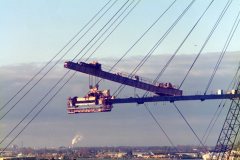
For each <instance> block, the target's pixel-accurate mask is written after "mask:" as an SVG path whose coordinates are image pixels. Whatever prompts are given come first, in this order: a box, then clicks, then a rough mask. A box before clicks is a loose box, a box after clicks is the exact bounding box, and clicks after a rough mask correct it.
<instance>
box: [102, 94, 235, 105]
mask: <svg viewBox="0 0 240 160" xmlns="http://www.w3.org/2000/svg"><path fill="white" fill-rule="evenodd" d="M239 98H240V94H221V95H184V96H153V97H141V98H132V97H130V98H117V99H108V100H107V103H110V104H117V103H138V104H143V103H144V102H159V101H168V102H175V101H193V100H200V101H204V100H214V99H215V100H216V99H239Z"/></svg>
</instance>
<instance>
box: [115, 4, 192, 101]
mask: <svg viewBox="0 0 240 160" xmlns="http://www.w3.org/2000/svg"><path fill="white" fill-rule="evenodd" d="M194 3H195V0H192V1H191V2H190V3H189V5H188V6H187V7H186V8H185V9H184V11H183V12H182V13H181V14H180V15H179V16H178V18H177V19H176V20H175V21H174V22H173V24H172V25H171V26H170V27H169V28H168V29H167V31H166V32H165V33H164V34H163V35H162V36H161V38H160V39H159V40H158V41H157V42H156V43H155V44H154V46H153V47H152V48H151V49H150V51H149V52H148V53H147V54H146V55H145V56H144V57H143V59H142V60H141V61H140V62H139V63H138V65H137V66H136V67H135V68H134V69H133V71H132V72H131V74H130V77H134V75H136V73H137V72H138V71H139V70H140V68H141V67H142V66H143V65H144V64H145V63H146V61H147V60H148V59H149V58H150V57H151V55H152V54H153V53H154V52H155V50H156V49H157V48H158V47H159V45H160V44H161V43H162V42H163V40H164V39H165V38H166V37H167V36H168V35H169V33H170V32H171V31H172V30H173V28H174V27H175V26H176V25H177V23H178V22H179V21H180V20H181V19H182V17H183V16H184V15H185V14H186V13H187V11H188V10H189V9H190V8H191V7H192V5H193V4H194ZM124 87H125V85H124V84H121V85H120V86H119V87H118V88H117V90H116V91H115V92H114V93H113V95H116V96H118V95H119V94H120V92H121V91H122V90H123V89H124Z"/></svg>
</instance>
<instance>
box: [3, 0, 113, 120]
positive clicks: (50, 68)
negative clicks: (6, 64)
mask: <svg viewBox="0 0 240 160" xmlns="http://www.w3.org/2000/svg"><path fill="white" fill-rule="evenodd" d="M116 1H117V0H116ZM116 1H115V2H114V3H113V4H112V5H111V6H110V7H109V8H108V9H107V10H106V11H105V12H104V13H103V14H102V15H101V16H100V17H99V18H98V20H97V21H96V22H95V23H94V24H93V25H92V26H91V27H90V28H89V29H88V30H87V31H86V32H85V33H84V34H83V35H82V36H81V37H80V38H79V39H78V40H77V42H75V43H74V44H73V45H72V46H71V47H70V48H69V49H68V50H67V52H65V53H64V54H63V55H62V56H61V57H60V59H58V60H57V61H56V62H55V63H54V65H53V66H52V67H51V68H50V69H49V70H48V71H47V72H46V73H45V74H44V75H43V76H42V77H41V78H40V79H39V80H38V81H37V82H36V83H35V84H34V85H33V86H32V87H31V88H30V89H29V90H28V91H27V92H26V93H25V94H23V96H22V97H21V98H20V99H19V100H18V101H17V102H16V103H15V104H14V105H13V106H12V107H11V108H10V109H9V110H8V111H7V112H6V113H5V114H3V116H2V117H1V118H0V120H2V119H3V118H4V117H5V116H6V115H7V114H8V113H9V112H10V111H11V110H12V109H13V108H14V107H15V106H16V105H17V104H18V103H19V102H20V101H21V100H22V99H23V98H24V97H25V96H26V95H27V94H28V93H29V92H30V91H31V90H32V89H33V88H34V87H35V86H36V85H37V84H38V83H39V82H40V81H41V80H42V79H43V78H44V77H45V76H46V75H47V74H48V73H49V72H50V71H51V70H52V69H53V68H54V67H55V66H56V65H57V64H58V63H59V62H60V61H61V60H62V59H63V58H64V57H65V56H66V55H67V53H68V52H69V51H70V50H71V49H72V48H73V47H74V46H75V45H76V44H77V43H78V42H79V41H80V40H81V39H82V38H83V36H84V35H85V34H86V33H87V32H88V31H89V30H90V29H91V28H92V27H93V26H94V25H95V24H96V23H97V22H98V21H99V20H100V18H102V17H103V15H105V13H106V12H107V11H108V10H109V9H110V8H111V7H112V6H113V5H114V4H115V3H116ZM104 7H105V6H104ZM98 13H99V12H98ZM92 19H94V18H92ZM92 19H91V20H92ZM89 23H90V21H89ZM89 23H87V24H89ZM87 24H86V25H85V26H87ZM85 26H84V27H85ZM83 29H84V28H83ZM83 29H81V30H80V32H81V31H82V30H83ZM80 32H78V34H79V33H80ZM76 36H77V35H76ZM76 36H74V38H75V37H76ZM74 38H73V39H74ZM73 39H72V40H73ZM64 48H65V47H64ZM59 53H60V52H59ZM39 73H40V72H39ZM32 79H34V78H32ZM26 86H27V85H26ZM12 99H13V98H12ZM9 102H10V101H9ZM9 102H8V103H9ZM5 106H6V105H5Z"/></svg>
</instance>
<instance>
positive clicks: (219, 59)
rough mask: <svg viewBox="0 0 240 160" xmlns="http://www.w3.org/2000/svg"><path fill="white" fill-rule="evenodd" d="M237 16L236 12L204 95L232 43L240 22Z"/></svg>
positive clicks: (239, 13)
mask: <svg viewBox="0 0 240 160" xmlns="http://www.w3.org/2000/svg"><path fill="white" fill-rule="evenodd" d="M239 15H240V11H239V12H238V15H237V17H236V19H235V21H234V24H233V26H232V28H231V31H230V33H229V35H228V37H227V40H226V42H225V45H224V47H223V49H222V52H221V54H220V56H219V58H218V61H217V63H216V65H215V67H214V70H213V73H212V75H211V77H210V79H209V82H208V84H207V87H206V90H205V93H204V94H206V93H207V91H208V89H209V87H210V85H211V83H212V81H213V78H214V76H215V74H216V73H217V70H218V68H219V65H220V64H221V62H222V59H223V57H224V55H225V54H226V51H227V49H228V46H229V45H230V43H231V41H232V38H233V36H234V33H235V32H236V29H237V28H238V25H239V22H240V19H239Z"/></svg>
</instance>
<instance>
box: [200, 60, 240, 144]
mask: <svg viewBox="0 0 240 160" xmlns="http://www.w3.org/2000/svg"><path fill="white" fill-rule="evenodd" d="M239 71H240V62H239V65H238V68H237V71H236V73H235V75H234V76H233V79H232V81H231V82H230V83H229V85H228V87H227V90H229V88H230V87H231V86H235V85H236V82H237V77H238V74H239ZM226 103H227V100H225V101H224V102H223V100H221V102H220V104H219V107H218V108H220V106H222V107H221V110H220V111H219V113H218V115H217V116H216V118H215V121H214V122H213V124H212V126H211V128H210V129H209V131H208V134H207V136H206V138H205V141H204V144H205V143H206V141H207V139H208V137H209V135H210V133H211V132H212V130H213V127H214V126H215V124H216V121H217V120H218V118H219V116H220V114H221V112H222V110H223V108H224V107H225V105H226ZM212 119H213V118H212ZM209 125H210V124H209ZM208 128H209V127H208ZM206 132H207V130H206V131H205V133H206ZM205 133H204V135H205Z"/></svg>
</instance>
